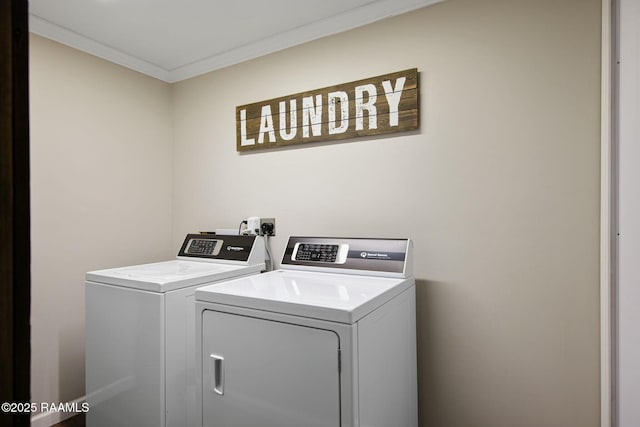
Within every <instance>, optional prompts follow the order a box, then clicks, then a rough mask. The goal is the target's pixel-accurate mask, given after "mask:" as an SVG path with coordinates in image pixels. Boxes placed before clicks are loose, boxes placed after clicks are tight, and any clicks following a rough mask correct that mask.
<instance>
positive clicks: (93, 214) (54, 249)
mask: <svg viewBox="0 0 640 427" xmlns="http://www.w3.org/2000/svg"><path fill="white" fill-rule="evenodd" d="M30 44H31V45H30V69H31V70H30V73H31V74H30V79H31V82H30V91H31V94H30V102H31V113H30V114H31V118H30V120H31V215H32V216H31V228H32V260H31V261H32V275H33V279H32V280H33V281H32V290H31V295H32V300H31V334H32V344H31V350H32V353H31V355H32V382H31V396H32V401H33V402H49V403H50V402H68V401H71V400H73V399H76V398H79V397H82V396H83V395H84V273H85V272H86V271H88V270H94V269H97V268H107V267H115V266H119V265H125V264H135V263H142V262H150V261H157V260H159V259H163V258H164V259H169V258H170V257H172V256H173V249H174V248H173V247H172V245H171V232H170V229H171V194H172V190H171V189H172V185H171V167H172V162H171V98H170V96H171V94H170V86H169V85H168V84H165V83H162V82H160V81H158V80H155V79H152V78H150V77H146V76H143V75H141V74H139V73H136V72H133V71H130V70H127V69H125V68H122V67H120V66H117V65H114V64H111V63H109V62H106V61H103V60H100V59H98V58H96V57H93V56H91V55H87V54H84V53H81V52H79V51H77V50H74V49H70V48H68V47H66V46H62V45H60V44H57V43H55V42H52V41H50V40H47V39H43V38H41V37H38V36H33V35H32V37H31V39H30Z"/></svg>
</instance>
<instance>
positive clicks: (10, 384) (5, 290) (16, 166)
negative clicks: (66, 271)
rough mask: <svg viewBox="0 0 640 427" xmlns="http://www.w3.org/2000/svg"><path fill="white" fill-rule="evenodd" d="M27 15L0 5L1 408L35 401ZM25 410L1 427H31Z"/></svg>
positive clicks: (17, 4)
mask: <svg viewBox="0 0 640 427" xmlns="http://www.w3.org/2000/svg"><path fill="white" fill-rule="evenodd" d="M27 11H28V4H27V0H0V402H9V403H15V404H17V403H19V402H20V403H28V402H29V400H30V392H29V382H30V360H31V359H30V356H31V355H30V340H31V339H30V329H29V310H30V288H31V274H30V232H29V72H28V71H29V59H28V53H29V48H28V43H29V31H28V20H27ZM7 409H9V411H7ZM12 410H16V412H12ZM21 410H22V411H21ZM23 410H24V408H21V407H18V406H16V405H14V407H9V408H7V407H5V406H3V408H2V411H1V412H0V425H2V426H28V425H29V423H30V413H29V412H28V411H23Z"/></svg>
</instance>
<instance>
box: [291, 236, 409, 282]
mask: <svg viewBox="0 0 640 427" xmlns="http://www.w3.org/2000/svg"><path fill="white" fill-rule="evenodd" d="M281 264H282V268H283V269H294V270H311V271H326V272H330V271H332V270H335V271H336V272H340V273H353V274H368V275H380V276H393V277H408V276H409V275H412V274H413V244H412V242H411V240H410V239H366V238H343V237H290V238H289V242H288V243H287V248H286V250H285V252H284V255H283V257H282V263H281Z"/></svg>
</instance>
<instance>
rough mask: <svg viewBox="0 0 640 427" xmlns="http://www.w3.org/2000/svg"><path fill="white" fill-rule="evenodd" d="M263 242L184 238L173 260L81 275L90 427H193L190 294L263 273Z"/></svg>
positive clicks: (192, 302)
mask: <svg viewBox="0 0 640 427" xmlns="http://www.w3.org/2000/svg"><path fill="white" fill-rule="evenodd" d="M264 261H265V246H264V241H263V238H261V237H256V236H218V235H214V234H189V235H187V237H186V238H185V240H184V243H183V244H182V247H181V249H180V252H179V253H178V257H177V259H176V260H172V261H165V262H158V263H153V264H144V265H134V266H129V267H121V268H113V269H108V270H100V271H91V272H88V273H87V274H86V355H85V360H86V377H85V378H86V395H87V402H88V403H89V411H88V412H87V414H86V417H87V418H86V424H87V426H88V427H125V426H131V427H165V426H167V427H169V426H171V427H191V426H196V425H199V417H197V416H196V415H195V411H196V394H197V393H196V373H197V369H196V365H195V359H196V356H195V351H194V350H195V328H196V325H195V321H196V320H195V297H194V293H195V290H196V288H198V287H201V286H205V285H210V284H215V283H223V281H225V280H228V279H231V278H236V277H240V276H248V275H252V274H256V273H260V272H261V271H263V270H264V268H265V263H264Z"/></svg>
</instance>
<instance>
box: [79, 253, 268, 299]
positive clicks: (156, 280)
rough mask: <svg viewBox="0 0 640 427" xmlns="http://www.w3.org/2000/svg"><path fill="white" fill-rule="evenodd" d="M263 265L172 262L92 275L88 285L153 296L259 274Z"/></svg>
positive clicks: (135, 266)
mask: <svg viewBox="0 0 640 427" xmlns="http://www.w3.org/2000/svg"><path fill="white" fill-rule="evenodd" d="M263 269H264V263H261V264H252V265H234V264H222V263H213V262H200V261H185V260H171V261H164V262H156V263H152V264H142V265H133V266H129V267H120V268H111V269H107V270H97V271H90V272H88V273H87V274H86V280H87V281H88V282H96V283H103V284H108V285H114V286H122V287H127V288H132V289H140V290H145V291H151V292H168V291H173V290H176V289H181V288H185V287H188V286H194V285H199V284H205V283H210V282H215V281H219V280H225V279H229V278H233V277H238V276H244V275H247V274H252V273H259V272H260V271H261V270H263Z"/></svg>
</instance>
